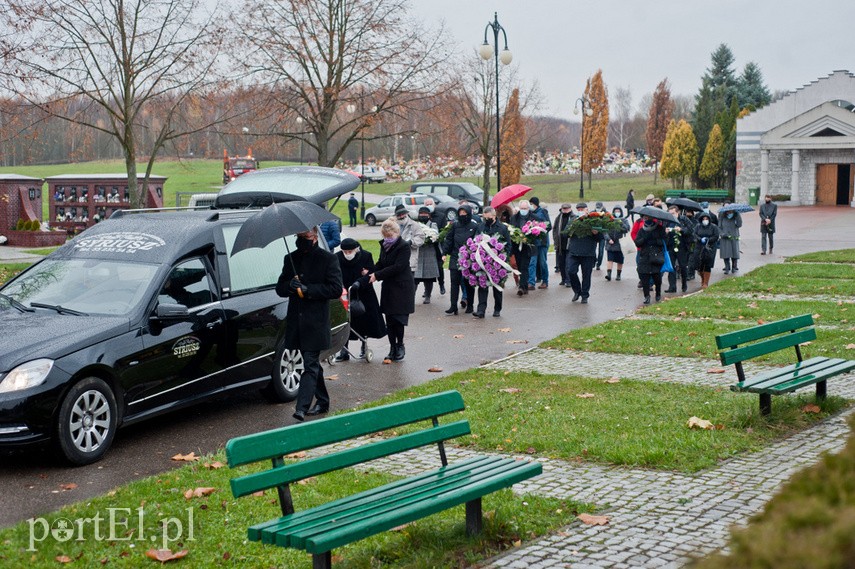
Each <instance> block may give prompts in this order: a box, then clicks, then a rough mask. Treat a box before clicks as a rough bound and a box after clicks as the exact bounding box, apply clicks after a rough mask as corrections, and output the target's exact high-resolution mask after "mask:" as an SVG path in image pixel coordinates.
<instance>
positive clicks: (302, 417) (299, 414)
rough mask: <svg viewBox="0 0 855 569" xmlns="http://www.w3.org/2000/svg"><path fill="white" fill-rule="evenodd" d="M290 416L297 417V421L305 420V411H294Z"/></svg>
mask: <svg viewBox="0 0 855 569" xmlns="http://www.w3.org/2000/svg"><path fill="white" fill-rule="evenodd" d="M291 416H292V417H294V418H295V419H297V420H298V421H300V422H303V421H305V420H306V414H305V413H303V412H302V411H294V414H293V415H291Z"/></svg>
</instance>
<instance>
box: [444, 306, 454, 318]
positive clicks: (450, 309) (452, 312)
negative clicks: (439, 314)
mask: <svg viewBox="0 0 855 569" xmlns="http://www.w3.org/2000/svg"><path fill="white" fill-rule="evenodd" d="M445 313H446V314H454V315H455V316H457V309H456V308H455V307H453V306H452V307H451V308H449V309H448V310H446V311H445Z"/></svg>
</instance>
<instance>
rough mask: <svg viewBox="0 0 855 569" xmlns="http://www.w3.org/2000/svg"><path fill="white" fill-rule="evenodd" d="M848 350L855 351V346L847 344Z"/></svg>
mask: <svg viewBox="0 0 855 569" xmlns="http://www.w3.org/2000/svg"><path fill="white" fill-rule="evenodd" d="M846 349H847V350H855V344H846Z"/></svg>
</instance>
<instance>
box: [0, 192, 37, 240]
mask: <svg viewBox="0 0 855 569" xmlns="http://www.w3.org/2000/svg"><path fill="white" fill-rule="evenodd" d="M30 188H34V189H35V190H36V197H35V199H29V198H28V191H29V189H30ZM20 189H23V190H24V191H23V194H24V197H25V199H26V202H25V201H22V199H21V192H20V191H19V190H20ZM41 194H42V184H41V181H40V180H34V181H33V182H17V181H16V182H8V181H7V182H3V181H0V235H4V234H5V233H6V232H8V230H10V229H15V225H16V224H17V223H18V220H19V219H27V220H28V219H29V218H30V216H29V215H28V214H27V208H26V207H25V205H29V211H30V212H31V213H32V216H33V219H38V220H39V221H41V220H42V198H41Z"/></svg>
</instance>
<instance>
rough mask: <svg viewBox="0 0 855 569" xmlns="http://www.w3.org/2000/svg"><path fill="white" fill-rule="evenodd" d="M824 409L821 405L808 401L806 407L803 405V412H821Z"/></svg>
mask: <svg viewBox="0 0 855 569" xmlns="http://www.w3.org/2000/svg"><path fill="white" fill-rule="evenodd" d="M820 411H822V409H820V408H819V405H817V404H815V403H808V404H807V405H805V406H804V407H802V412H803V413H819V412H820Z"/></svg>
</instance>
